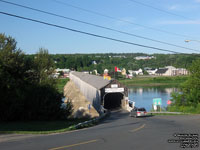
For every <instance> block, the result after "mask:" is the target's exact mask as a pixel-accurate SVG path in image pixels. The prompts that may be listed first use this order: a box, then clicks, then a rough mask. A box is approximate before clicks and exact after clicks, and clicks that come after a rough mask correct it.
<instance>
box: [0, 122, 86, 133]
mask: <svg viewBox="0 0 200 150" xmlns="http://www.w3.org/2000/svg"><path fill="white" fill-rule="evenodd" d="M87 120H89V119H73V120H67V121H30V122H1V123H0V134H10V133H17V134H50V133H60V132H65V131H69V130H74V129H75V125H77V124H78V123H81V122H84V121H87Z"/></svg>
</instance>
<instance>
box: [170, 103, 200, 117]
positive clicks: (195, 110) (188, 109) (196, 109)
mask: <svg viewBox="0 0 200 150" xmlns="http://www.w3.org/2000/svg"><path fill="white" fill-rule="evenodd" d="M168 111H170V112H173V111H176V112H183V113H190V114H200V103H199V104H198V105H197V106H195V107H194V106H170V107H168Z"/></svg>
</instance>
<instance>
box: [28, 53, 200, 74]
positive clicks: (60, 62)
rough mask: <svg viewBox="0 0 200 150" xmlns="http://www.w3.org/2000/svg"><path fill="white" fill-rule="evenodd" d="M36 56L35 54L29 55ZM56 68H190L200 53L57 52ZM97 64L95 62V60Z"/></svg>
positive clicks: (100, 71)
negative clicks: (138, 58) (137, 58)
mask: <svg viewBox="0 0 200 150" xmlns="http://www.w3.org/2000/svg"><path fill="white" fill-rule="evenodd" d="M137 56H154V57H155V58H153V59H149V60H136V59H135V57H137ZM27 57H32V58H34V55H27ZM51 57H52V58H53V60H54V61H55V65H56V68H69V69H74V70H77V71H83V70H87V71H92V70H94V69H97V71H98V73H102V72H103V70H104V69H105V68H107V69H108V70H110V71H114V66H117V67H119V68H126V70H128V69H131V70H137V69H139V68H142V69H143V68H145V67H150V68H159V67H165V66H174V67H177V68H188V67H189V66H190V65H191V64H192V61H194V60H196V59H197V58H200V55H199V54H153V55H148V54H143V53H120V54H117V53H106V54H55V55H51ZM94 61H95V62H96V64H95V62H94Z"/></svg>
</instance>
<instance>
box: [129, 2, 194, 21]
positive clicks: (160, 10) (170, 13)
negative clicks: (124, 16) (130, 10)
mask: <svg viewBox="0 0 200 150" xmlns="http://www.w3.org/2000/svg"><path fill="white" fill-rule="evenodd" d="M129 1H130V2H133V3H136V4H139V5H142V6H145V7H149V8H151V9H154V10H157V11H159V12H163V13H166V14H169V15H173V16H176V17H180V18H184V19H189V20H194V19H191V18H189V17H186V16H183V15H179V14H175V13H172V12H169V11H166V10H163V9H160V8H156V7H154V6H151V5H148V4H146V3H142V2H139V1H136V0H129Z"/></svg>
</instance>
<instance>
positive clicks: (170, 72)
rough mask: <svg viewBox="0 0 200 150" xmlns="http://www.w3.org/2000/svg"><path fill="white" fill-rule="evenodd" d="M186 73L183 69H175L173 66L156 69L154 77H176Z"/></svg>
mask: <svg viewBox="0 0 200 150" xmlns="http://www.w3.org/2000/svg"><path fill="white" fill-rule="evenodd" d="M187 74H188V71H187V70H186V69H184V68H175V67H173V66H167V67H165V68H161V69H158V70H157V71H156V72H155V75H158V76H177V75H187Z"/></svg>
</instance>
